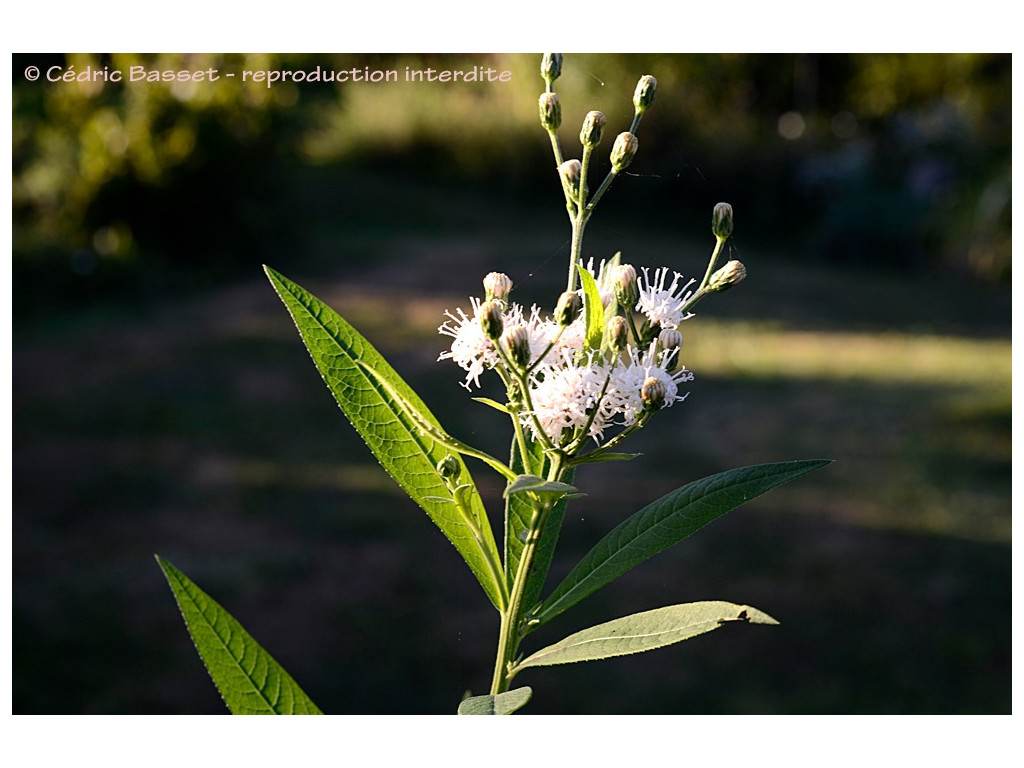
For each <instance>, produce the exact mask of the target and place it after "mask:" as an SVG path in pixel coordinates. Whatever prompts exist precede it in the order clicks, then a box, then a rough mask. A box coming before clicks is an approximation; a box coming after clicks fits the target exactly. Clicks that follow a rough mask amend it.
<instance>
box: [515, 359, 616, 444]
mask: <svg viewBox="0 0 1024 768" xmlns="http://www.w3.org/2000/svg"><path fill="white" fill-rule="evenodd" d="M607 378H608V366H607V365H606V364H605V363H603V362H600V361H595V360H594V356H593V355H592V354H591V355H590V356H589V357H588V358H587V360H586V361H585V363H584V364H582V365H578V364H577V363H576V362H575V360H574V355H573V354H572V352H571V351H568V350H566V351H564V352H563V353H562V355H561V356H560V357H559V358H553V359H552V364H550V365H547V366H544V367H543V368H542V369H541V370H540V371H538V372H537V373H535V374H534V376H533V377H532V379H531V381H530V399H531V401H532V403H533V411H532V412H530V413H525V414H522V417H523V423H524V424H525V425H526V426H528V427H530V429H531V430H532V431H533V432H534V436H535V437H539V435H537V424H538V423H539V424H540V428H541V429H543V430H544V433H545V434H546V435H547V436H548V437H549V438H550V439H551V440H552V441H553V442H554V443H555V444H558V445H561V444H563V442H564V440H563V434H564V433H565V430H576V429H580V428H582V427H585V426H586V425H587V422H588V421H591V418H590V412H591V411H592V410H593V408H594V407H595V406H596V405H597V401H598V398H599V397H600V396H601V390H602V388H603V387H604V385H605V380H606V379H607ZM611 415H612V414H611V413H610V412H608V409H606V408H604V407H601V408H599V409H598V413H597V415H596V416H595V417H594V419H593V420H592V421H591V425H590V428H589V434H590V435H591V436H594V437H597V436H599V435H600V434H602V433H603V431H604V429H605V427H607V426H608V423H609V419H610V416H611ZM569 435H571V432H570V433H569ZM569 435H565V436H564V439H565V440H567V439H568V438H569Z"/></svg>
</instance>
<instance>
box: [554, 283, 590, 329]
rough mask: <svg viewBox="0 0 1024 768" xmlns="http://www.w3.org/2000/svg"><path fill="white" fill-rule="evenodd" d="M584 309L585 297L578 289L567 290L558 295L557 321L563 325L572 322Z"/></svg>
mask: <svg viewBox="0 0 1024 768" xmlns="http://www.w3.org/2000/svg"><path fill="white" fill-rule="evenodd" d="M582 310H583V299H581V298H580V295H579V294H578V293H576V291H565V292H564V293H563V294H562V295H561V296H559V297H558V305H557V306H556V307H555V318H554V319H555V322H556V323H558V324H559V325H561V326H566V325H569V324H570V323H572V321H573V320H575V319H576V318H577V317H579V315H580V312H581V311H582Z"/></svg>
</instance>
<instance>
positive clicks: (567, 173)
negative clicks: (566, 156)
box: [558, 159, 583, 201]
mask: <svg viewBox="0 0 1024 768" xmlns="http://www.w3.org/2000/svg"><path fill="white" fill-rule="evenodd" d="M582 174H583V163H581V162H580V161H579V160H575V159H573V160H566V161H565V162H564V163H562V164H561V165H560V166H558V175H559V177H561V179H562V189H564V190H565V194H566V195H568V197H569V199H570V200H573V201H579V196H580V176H581V175H582Z"/></svg>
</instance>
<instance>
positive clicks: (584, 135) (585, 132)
mask: <svg viewBox="0 0 1024 768" xmlns="http://www.w3.org/2000/svg"><path fill="white" fill-rule="evenodd" d="M607 122H608V120H607V119H606V118H605V116H604V112H598V111H596V110H595V111H593V112H587V116H586V117H585V118H583V128H582V129H581V130H580V144H582V145H583V146H584V147H590V148H591V149H593V148H594V147H596V146H597V145H598V144H600V143H601V131H603V130H604V126H605V123H607Z"/></svg>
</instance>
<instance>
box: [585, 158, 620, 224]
mask: <svg viewBox="0 0 1024 768" xmlns="http://www.w3.org/2000/svg"><path fill="white" fill-rule="evenodd" d="M617 175H618V171H616V170H615V169H614V168H613V169H612V170H610V171H608V175H607V176H605V177H604V181H602V182H601V186H599V187H598V188H597V191H596V192H595V193H594V196H593V197H592V198H591V199H590V202H589V203H587V214H588V215H589V214H591V213H593V212H594V208H595V206H596V205H597V201H598V200H600V199H601V197H602V196H603V195H604V193H605V192H607V191H608V187H610V186H611V185H612V182H613V181H615V177H616V176H617Z"/></svg>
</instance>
